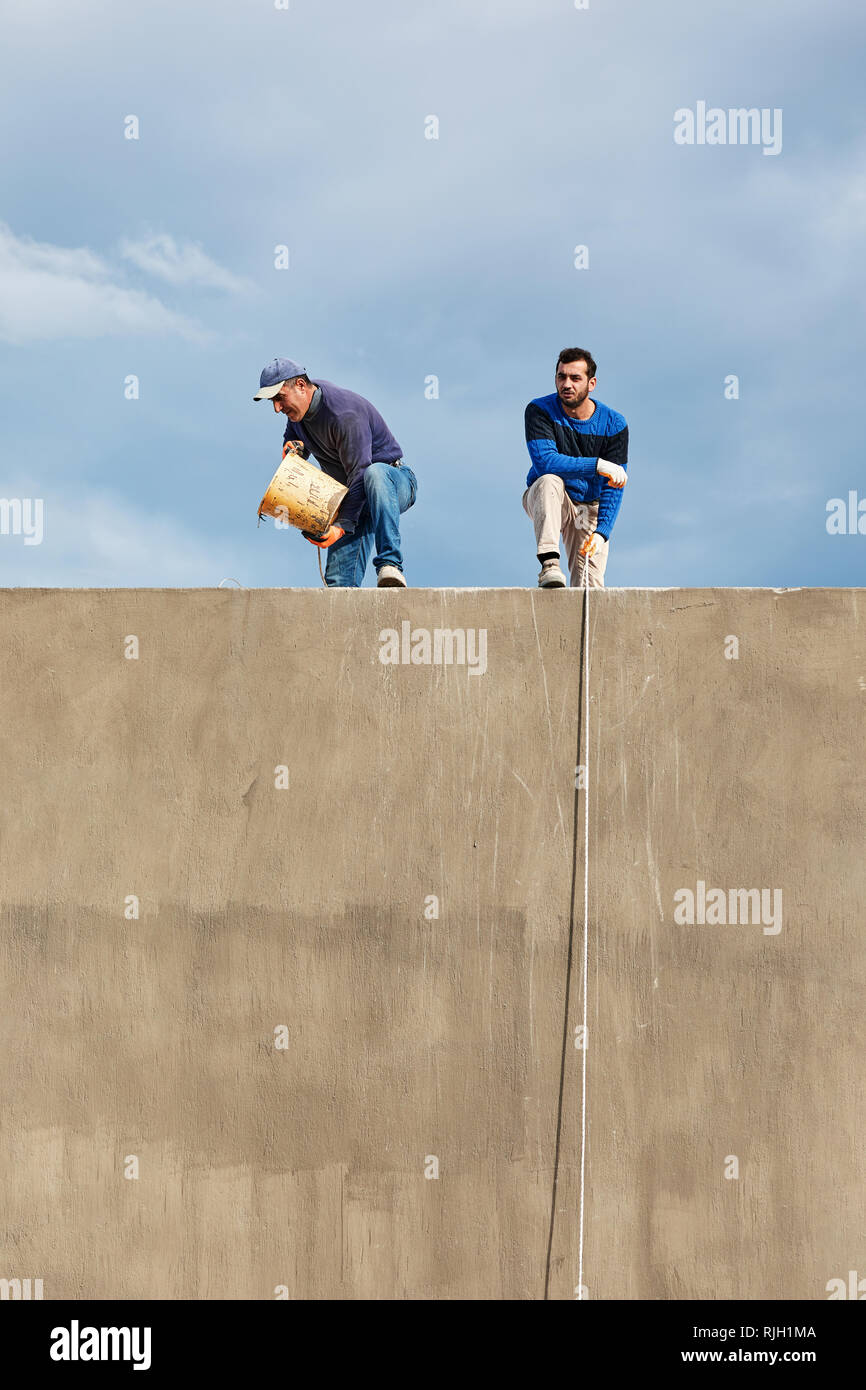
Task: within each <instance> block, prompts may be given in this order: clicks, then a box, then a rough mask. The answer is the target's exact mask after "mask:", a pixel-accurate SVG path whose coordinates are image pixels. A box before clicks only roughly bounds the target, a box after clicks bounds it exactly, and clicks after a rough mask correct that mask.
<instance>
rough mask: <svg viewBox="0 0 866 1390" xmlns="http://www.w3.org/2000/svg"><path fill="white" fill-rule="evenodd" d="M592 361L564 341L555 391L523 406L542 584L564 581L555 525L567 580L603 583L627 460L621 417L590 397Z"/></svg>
mask: <svg viewBox="0 0 866 1390" xmlns="http://www.w3.org/2000/svg"><path fill="white" fill-rule="evenodd" d="M595 374H596V364H595V362H594V360H593V357H592V354H591V353H589V352H587V351H586V350H585V349H584V348H563V350H562V352H561V353H560V354H559V357H558V359H557V363H556V377H555V382H556V391H555V392H554V393H553V395H551V396H539V397H537V398H536V400H534V401H530V402H529V405H528V406H527V407H526V415H525V422H526V447H527V449H528V450H529V457H530V458H531V460H532V467H531V468H530V470H529V473H528V474H527V478H526V491H525V492H524V494H523V506H524V508H525V510H526V511H527V512H528V514H529V516H530V517H531V518H532V522H533V525H534V527H535V548H536V551H537V553H538V559H539V561H540V563H541V573H540V574H539V576H538V583H539V586H540V587H541V588H542V589H564V588H565V575H564V574H563V572H562V570H561V568H560V565H559V533H560V531H561V532H562V539H563V540H564V541H565V553H566V555H567V556H568V571H569V574H570V576H571V585H572V588H579V587H580V586H581V585H582V584H583V582H584V565H588V566H589V572H588V575H587V578H588V582H589V587H590V588H591V589H603V588H604V571H605V569H606V567H607V556H608V551H609V549H610V533H611V531H612V530H613V524H614V522H615V521H616V518H617V513H618V512H619V508H620V503H621V502H622V490H623V488H624V487H625V484H626V479H627V474H626V468H627V464H628V425H627V424H626V422H625V419H624V418H623V416H622V415H620V414H619V413H618V412H617V411H616V410H611V408H610V406H608V405H604V404H602V402H601V401H594V400H591V399H590V394H589V393H590V391H593V390H595Z"/></svg>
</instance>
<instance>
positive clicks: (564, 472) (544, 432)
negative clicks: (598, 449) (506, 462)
mask: <svg viewBox="0 0 866 1390" xmlns="http://www.w3.org/2000/svg"><path fill="white" fill-rule="evenodd" d="M524 424H525V428H526V447H527V449H528V450H529V457H530V458H531V459H532V467H531V468H530V470H529V474H528V476H527V479H526V486H527V487H531V486H532V484H533V483H534V482H535V480H536V478H540V477H541V476H542V474H544V473H555V474H556V475H557V477H559V478H561V479H562V481H563V482H564V483H565V485H566V487H568V486H569V485H571V486H572V487H575V486H577V484H579V483H587V482H591V481H592V479H593V478H594V477H595V476H596V464H597V463H598V458H597V457H596V458H572V456H571V454H561V453H560V452H559V451H558V449H557V447H556V436H555V434H554V430H553V421H552V420H551V418H550V416H549V415H548V413H547V411H546V410H542V408H541V406H540V405H536V404H535V402H534V401H530V402H529V405H528V406H527V407H526V413H525V415H524Z"/></svg>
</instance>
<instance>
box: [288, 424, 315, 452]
mask: <svg viewBox="0 0 866 1390" xmlns="http://www.w3.org/2000/svg"><path fill="white" fill-rule="evenodd" d="M286 454H297V455H298V456H299V457H300V458H302V459H306V458H309V457H310V451H309V449H308V448H307V446H306V444H305V443H304V441H303V440H302V439H298V436H297V432H296V430H295V428H294V426H293V424H292V422H291V420H290V421H289V423H288V424H287V425H286V432H285V434H284V435H283V458H285V457H286Z"/></svg>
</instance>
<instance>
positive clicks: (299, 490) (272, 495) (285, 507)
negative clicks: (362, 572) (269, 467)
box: [259, 454, 348, 536]
mask: <svg viewBox="0 0 866 1390" xmlns="http://www.w3.org/2000/svg"><path fill="white" fill-rule="evenodd" d="M347 491H348V489H347V488H345V487H343V485H342V483H337V482H335V481H334V479H333V478H330V477H329V476H328V474H327V473H323V472H322V470H321V468H314V467H313V465H312V464H311V463H307V461H306V459H302V458H300V457H299V456H298V455H297V454H286V457H285V458H284V459H283V461H282V463H281V464H280V466H279V468H278V469H277V471H276V473H275V474H274V476H273V477H272V478H271V481H270V483H269V485H268V490H267V492H266V493H265V495H264V497H263V498H262V500H261V502H260V503H259V518H261V517H263V516H272V517H273V518H274V520H275V521H282V522H287V523H288V524H289V525H290V526H297V528H298V530H299V531H310V532H311V533H312V534H313V535H314V536H321V535H322V534H323V532H325V531H327V529H328V527H329V526H330V524H331V522H332V521H333V519H334V515H335V513H336V511H337V508H338V507H339V505H340V503H341V502H342V500H343V498H344V497H345V496H346V493H347Z"/></svg>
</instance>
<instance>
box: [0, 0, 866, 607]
mask: <svg viewBox="0 0 866 1390" xmlns="http://www.w3.org/2000/svg"><path fill="white" fill-rule="evenodd" d="M0 11H2V21H0V24H2V35H3V45H2V56H0V110H2V124H3V132H4V140H3V181H2V191H0V362H2V372H0V410H2V429H0V449H2V453H0V496H2V497H5V498H7V499H8V498H42V499H44V537H43V540H42V543H41V544H39V545H25V544H24V541H23V537H22V536H21V535H14V534H10V535H0V584H2V585H4V586H13V585H27V586H43V585H47V586H53V585H74V586H79V585H83V586H88V587H89V586H114V585H121V586H126V585H155V586H162V585H169V586H173V585H180V586H186V585H204V586H208V585H215V584H217V583H219V581H220V580H221V579H222V578H224V577H226V576H231V577H234V578H236V579H238V580H240V582H241V583H242V584H244V585H246V586H248V587H259V586H282V585H312V584H318V583H319V577H318V569H317V565H316V552H315V551H314V549H313V547H311V546H309V545H308V544H307V543H306V542H305V541H304V540H303V539H302V538H301V537H300V536H298V535H297V534H295V533H293V532H286V531H277V530H276V529H275V528H274V526H273V524H272V523H270V522H267V523H265V522H263V523H262V525H261V527H260V528H257V526H256V512H257V506H258V502H259V499H260V498H261V496H262V494H263V492H264V490H265V487H266V485H267V483H268V481H269V479H270V476H271V474H272V473H273V471H274V469H275V467H276V466H277V463H278V462H279V457H280V441H281V434H282V429H281V421H280V420H278V418H277V417H276V416H275V415H274V413H273V411H272V410H271V409H270V407H269V406H268V405H265V404H262V405H254V404H253V401H252V395H253V392H254V391H255V389H256V387H257V383H258V377H259V372H260V370H261V368H262V366H263V365H264V363H265V362H266V361H267V360H268V359H269V358H271V357H274V356H276V355H286V356H289V357H293V358H295V359H296V360H299V361H301V362H302V363H303V364H304V365H306V366H307V368H308V370H309V371H310V373H311V375H313V376H316V375H319V376H322V377H325V378H327V379H329V380H332V381H336V382H338V383H340V384H341V385H344V386H348V387H351V388H352V389H354V390H357V391H360V392H361V393H362V394H364V395H366V396H368V397H369V398H370V399H371V400H372V401H373V402H374V403H375V404H376V405H377V406H378V408H379V409H380V410H381V411H382V413H383V414H384V416H385V418H386V420H387V421H388V423H389V425H390V426H391V428H392V430H393V431H394V433H395V434H396V436H397V438H398V440H399V441H400V444H401V446H402V448H403V450H404V455H405V457H406V460H407V462H409V463H410V464H411V466H412V467H413V468H414V470H415V472H416V474H417V477H418V480H419V492H418V501H417V504H416V506H415V508H414V509H413V510H412V511H411V512H410V513H408V514H407V516H406V517H404V519H403V535H404V553H405V564H406V572H407V578H408V579H409V582H410V584H413V585H432V586H451V585H482V586H487V585H533V586H534V584H535V577H536V572H537V566H536V564H535V558H534V545H533V538H532V532H531V527H530V523H529V521H528V519H527V517H526V516H525V514H524V513H523V511H522V508H521V500H520V499H521V494H522V491H523V487H524V481H525V476H526V471H527V467H528V460H527V456H526V449H525V444H524V441H523V410H524V407H525V405H526V402H527V401H528V400H529V399H531V398H532V397H534V396H537V395H541V394H545V393H546V392H548V391H550V390H552V389H553V387H552V378H553V367H554V362H555V359H556V355H557V352H558V350H559V348H560V347H563V346H566V345H573V344H574V345H580V346H585V347H588V348H589V349H590V350H591V351H592V352H593V353H594V354H595V357H596V359H597V361H598V363H599V378H598V388H597V391H596V395H597V397H598V398H599V399H600V400H603V401H606V402H607V403H608V404H610V405H612V406H614V407H615V408H616V409H617V410H620V411H621V412H622V413H623V414H624V415H625V416H626V418H627V420H628V422H629V426H630V431H631V450H630V465H629V467H630V477H629V483H628V487H627V488H626V492H625V495H624V498H623V504H622V509H621V512H620V515H619V519H618V521H617V524H616V527H615V530H614V533H613V537H612V544H611V554H610V561H609V564H608V570H607V576H606V578H607V583H608V585H609V586H612V587H619V586H643V585H648V586H657V585H688V586H700V585H744V586H771V587H777V586H779V587H780V586H796V585H861V584H862V583H863V575H864V572H866V569H864V556H866V535H840V536H831V535H828V534H827V530H826V524H825V523H826V515H827V503H828V500H829V499H830V498H833V497H844V498H847V496H848V493H849V492H850V491H851V490H858V495H859V496H860V497H862V498H864V499H866V469H864V467H863V441H862V438H861V433H862V432H861V428H860V421H859V408H860V404H861V397H862V386H861V379H862V374H863V350H862V334H863V329H862V325H863V322H864V309H866V304H864V266H863V262H864V255H863V244H864V232H866V161H864V153H866V135H864V129H863V119H862V99H861V97H860V93H861V91H862V71H863V68H864V47H866V45H864V30H866V21H864V17H863V12H862V9H861V7H860V6H859V5H858V4H856V3H853V0H852V2H851V3H847V0H829V2H828V3H825V4H822V5H816V4H814V2H813V0H809V2H808V3H806V0H748V2H747V0H732V2H731V3H726V4H724V5H723V4H721V3H716V4H712V5H709V6H697V5H695V4H694V3H693V0H692V3H687V0H664V2H663V3H658V4H654V3H652V0H589V8H588V9H586V10H578V9H576V7H575V5H574V0H520V3H518V0H435V2H434V0H431V2H430V3H412V0H402V3H399V2H398V0H369V2H368V3H358V2H357V0H355V2H354V3H352V2H351V0H289V8H288V9H277V8H276V6H275V5H274V3H273V0H243V3H241V0H170V3H168V2H167V0H148V3H147V4H131V3H129V0H123V3H119V0H76V3H75V4H72V3H68V0H67V3H61V0H40V3H39V4H38V5H33V4H24V3H23V0H14V3H9V0H6V2H5V3H3V4H2V6H0ZM698 101H706V102H707V103H708V105H709V106H711V107H712V106H718V107H721V108H723V109H728V108H733V107H741V106H745V107H757V108H760V109H763V108H767V109H770V110H773V109H776V108H779V109H781V111H782V113H783V117H782V131H783V139H782V149H781V152H780V153H779V154H778V155H775V156H773V155H770V156H767V155H764V153H763V150H762V148H761V147H760V146H755V145H725V146H710V145H703V146H698V145H694V146H681V145H677V144H676V143H675V142H674V138H673V133H674V112H675V111H677V110H678V109H680V108H686V107H688V108H692V109H695V107H696V104H697V102H698ZM129 115H134V116H136V117H137V118H138V121H139V139H138V140H127V139H126V138H124V120H125V118H126V117H127V116H129ZM431 115H435V116H436V117H437V118H438V122H439V138H438V139H437V140H429V139H425V121H426V118H427V117H428V116H431ZM279 245H286V246H288V248H289V262H290V264H289V269H288V270H278V269H275V267H274V248H275V247H276V246H279ZM576 245H586V246H587V247H588V248H589V268H588V269H586V270H577V269H575V267H574V248H575V246H576ZM130 374H134V375H135V376H137V377H138V379H139V392H140V395H139V399H137V400H127V399H125V398H124V380H125V378H126V377H127V376H128V375H130ZM729 374H736V376H737V377H738V378H739V391H740V395H739V399H738V400H727V399H725V394H724V384H725V378H726V376H728V375H729ZM430 375H436V376H437V377H438V378H439V383H440V384H439V391H440V394H439V398H438V400H428V399H426V398H425V393H424V386H425V379H426V378H427V377H428V376H430ZM864 524H866V523H864ZM371 575H372V572H371ZM371 575H368V579H367V583H368V584H369V583H371V582H372V577H371Z"/></svg>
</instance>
